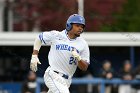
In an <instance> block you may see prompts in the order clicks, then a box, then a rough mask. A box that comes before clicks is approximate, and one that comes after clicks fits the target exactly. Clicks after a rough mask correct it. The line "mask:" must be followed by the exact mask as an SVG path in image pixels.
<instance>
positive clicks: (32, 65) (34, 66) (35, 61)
mask: <svg viewBox="0 0 140 93" xmlns="http://www.w3.org/2000/svg"><path fill="white" fill-rule="evenodd" d="M37 64H41V63H40V62H39V59H38V56H37V55H32V57H31V62H30V69H31V70H32V71H34V72H36V71H37Z"/></svg>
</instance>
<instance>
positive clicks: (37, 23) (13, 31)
mask: <svg viewBox="0 0 140 93" xmlns="http://www.w3.org/2000/svg"><path fill="white" fill-rule="evenodd" d="M139 4H140V1H139V0H0V93H47V90H48V89H47V87H46V86H45V85H44V83H43V82H42V81H43V80H42V77H43V74H44V72H45V70H46V68H47V67H48V59H47V57H48V51H49V48H50V47H49V46H42V48H41V50H40V54H39V59H40V61H41V63H42V65H39V67H38V71H37V73H34V72H32V71H30V69H29V64H30V58H31V54H32V50H33V42H34V39H35V37H36V36H37V35H38V34H39V33H40V32H43V31H50V30H58V31H62V30H63V29H65V26H66V21H67V18H68V17H69V16H70V15H71V14H74V13H78V14H80V15H83V16H84V17H85V19H86V29H85V32H84V33H83V34H82V36H83V37H84V38H85V40H86V41H87V43H88V44H89V48H90V63H91V64H90V66H89V68H88V71H86V72H82V71H80V70H79V69H77V71H76V73H75V74H74V81H73V83H72V85H71V87H70V92H71V93H140V27H139V25H140V17H139V16H140V6H139ZM77 79H78V80H80V81H77ZM83 80H86V83H82V82H83Z"/></svg>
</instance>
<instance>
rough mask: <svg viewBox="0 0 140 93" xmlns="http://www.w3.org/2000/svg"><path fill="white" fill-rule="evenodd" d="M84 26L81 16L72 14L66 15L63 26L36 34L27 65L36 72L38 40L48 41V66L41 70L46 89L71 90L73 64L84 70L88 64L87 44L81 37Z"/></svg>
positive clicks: (51, 91)
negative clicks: (63, 28)
mask: <svg viewBox="0 0 140 93" xmlns="http://www.w3.org/2000/svg"><path fill="white" fill-rule="evenodd" d="M84 28H85V19H84V17H83V16H80V15H78V14H73V15H71V16H70V17H69V18H68V20H67V23H66V29H65V30H63V31H61V32H59V31H54V30H53V31H50V32H43V33H41V34H39V36H38V37H37V38H36V40H35V42H34V50H33V53H32V57H31V62H30V68H31V70H33V71H35V72H36V71H37V64H41V63H40V62H39V59H38V52H39V50H40V47H41V44H50V45H51V48H50V51H49V55H48V59H49V65H50V66H49V67H48V68H47V69H46V71H45V74H44V82H45V84H46V86H47V87H48V88H49V91H48V93H70V92H69V87H70V84H71V80H72V76H73V74H74V72H75V71H76V68H77V67H79V68H80V69H81V70H82V71H86V70H87V68H88V65H89V64H90V62H89V57H90V55H89V47H88V45H87V43H86V41H85V40H84V39H83V38H82V37H80V34H81V33H82V32H83V31H84Z"/></svg>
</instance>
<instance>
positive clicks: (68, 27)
mask: <svg viewBox="0 0 140 93" xmlns="http://www.w3.org/2000/svg"><path fill="white" fill-rule="evenodd" d="M71 29H72V24H70V23H67V25H66V30H67V31H70V30H71Z"/></svg>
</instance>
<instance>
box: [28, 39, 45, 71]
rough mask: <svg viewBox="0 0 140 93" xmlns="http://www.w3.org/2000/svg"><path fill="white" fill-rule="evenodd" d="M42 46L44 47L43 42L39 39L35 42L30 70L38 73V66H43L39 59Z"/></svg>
mask: <svg viewBox="0 0 140 93" xmlns="http://www.w3.org/2000/svg"><path fill="white" fill-rule="evenodd" d="M41 45H42V43H41V40H40V39H39V38H38V37H37V38H36V39H35V42H34V47H33V53H32V57H31V62H30V69H31V70H32V71H34V72H36V71H37V64H41V63H40V61H39V59H38V53H39V50H40V48H41Z"/></svg>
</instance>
